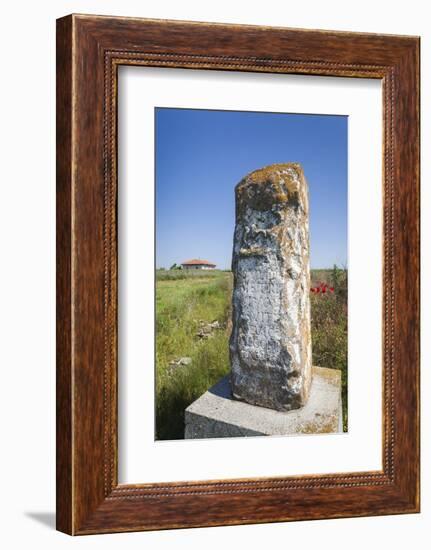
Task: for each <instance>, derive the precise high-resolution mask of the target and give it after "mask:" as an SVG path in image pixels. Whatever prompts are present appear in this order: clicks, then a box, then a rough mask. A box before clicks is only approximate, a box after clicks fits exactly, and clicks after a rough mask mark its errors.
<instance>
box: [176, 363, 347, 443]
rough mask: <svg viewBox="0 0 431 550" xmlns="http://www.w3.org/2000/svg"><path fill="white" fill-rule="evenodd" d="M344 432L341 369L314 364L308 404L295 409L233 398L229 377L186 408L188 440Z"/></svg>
mask: <svg viewBox="0 0 431 550" xmlns="http://www.w3.org/2000/svg"><path fill="white" fill-rule="evenodd" d="M342 431H343V418H342V406H341V371H339V370H336V369H325V368H321V367H313V379H312V383H311V391H310V396H309V399H308V401H307V404H306V405H305V406H304V407H302V408H301V409H297V410H295V411H289V412H279V411H274V410H272V409H266V408H264V407H257V406H256V405H249V404H248V403H244V402H241V401H237V400H236V399H233V397H232V395H231V389H230V381H229V376H225V377H224V378H222V379H221V380H220V381H219V382H218V383H217V384H215V385H214V386H213V387H212V388H210V389H209V390H208V391H207V392H205V393H204V394H203V395H202V396H201V397H199V399H197V400H196V401H195V402H194V403H192V404H191V405H190V406H189V407H187V409H186V411H185V438H186V439H205V438H209V437H250V436H256V435H295V434H323V433H339V432H342Z"/></svg>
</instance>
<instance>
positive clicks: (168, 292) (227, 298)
mask: <svg viewBox="0 0 431 550" xmlns="http://www.w3.org/2000/svg"><path fill="white" fill-rule="evenodd" d="M319 283H327V284H328V285H330V286H331V287H333V288H334V291H333V292H332V291H330V290H329V289H328V291H327V292H325V293H322V292H319V293H311V315H312V345H313V364H314V365H318V366H321V367H331V368H338V369H340V370H341V371H342V380H343V420H344V429H345V430H346V429H347V272H346V271H344V270H340V269H336V268H334V269H333V270H315V271H312V286H313V285H314V286H317V285H318V284H319ZM231 292H232V274H231V273H230V272H227V271H208V272H202V271H195V272H189V273H187V272H184V271H181V270H168V271H164V270H163V271H162V270H160V271H157V273H156V331H157V339H156V437H157V439H182V438H183V437H184V410H185V409H186V407H187V406H188V405H189V404H190V403H192V402H193V401H194V400H195V399H197V398H198V397H199V396H200V395H202V393H204V392H205V391H206V390H207V389H208V388H209V387H210V386H212V385H213V384H214V383H215V382H217V381H218V380H219V379H220V378H221V377H222V376H224V375H225V374H227V373H228V372H229V369H230V365H229V349H228V339H229V333H230V314H231V311H230V307H231Z"/></svg>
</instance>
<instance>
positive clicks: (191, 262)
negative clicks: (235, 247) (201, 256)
mask: <svg viewBox="0 0 431 550" xmlns="http://www.w3.org/2000/svg"><path fill="white" fill-rule="evenodd" d="M181 265H208V266H211V267H215V265H216V264H213V263H211V262H208V261H207V260H186V261H185V262H182V263H181Z"/></svg>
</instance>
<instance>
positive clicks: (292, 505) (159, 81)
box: [57, 15, 419, 535]
mask: <svg viewBox="0 0 431 550" xmlns="http://www.w3.org/2000/svg"><path fill="white" fill-rule="evenodd" d="M418 430H419V38H418V37H411V36H393V35H377V34H358V33H343V32H335V31H316V30H298V29H289V28H272V27H259V26H246V25H244V26H243V25H225V24H218V23H217V24H215V23H194V22H182V21H164V20H163V21H161V20H160V21H159V20H151V19H132V18H118V17H99V16H90V15H70V16H67V17H64V18H62V19H59V20H58V21H57V528H58V529H59V530H60V531H63V532H65V533H68V534H72V535H80V534H92V533H106V532H120V531H140V530H150V529H169V528H181V527H202V526H215V525H233V524H244V523H263V522H274V521H292V520H305V519H319V518H339V517H349V516H366V515H383V514H399V513H414V512H418V511H419V431H418Z"/></svg>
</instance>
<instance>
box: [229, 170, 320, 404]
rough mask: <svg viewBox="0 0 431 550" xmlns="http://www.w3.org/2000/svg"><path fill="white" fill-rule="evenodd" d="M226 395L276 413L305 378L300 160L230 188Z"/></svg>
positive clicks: (303, 393) (304, 216)
mask: <svg viewBox="0 0 431 550" xmlns="http://www.w3.org/2000/svg"><path fill="white" fill-rule="evenodd" d="M235 195H236V225H235V233H234V244H233V258H232V271H233V274H234V290H233V297H232V309H233V311H232V334H231V339H230V359H231V369H232V370H231V382H232V393H233V396H234V397H236V398H237V399H240V400H244V401H247V402H248V403H250V404H253V405H260V406H263V407H268V408H270V409H275V410H279V411H288V410H291V409H297V408H299V407H302V406H304V405H305V403H306V402H307V398H308V394H309V390H310V384H311V335H310V297H309V288H310V266H309V263H310V262H309V225H308V224H309V222H308V187H307V182H306V180H305V178H304V174H303V171H302V168H301V166H300V165H299V164H296V163H288V164H274V165H271V166H268V167H266V168H262V169H260V170H256V171H255V172H252V173H251V174H249V175H247V176H246V177H245V178H244V179H243V180H242V181H241V182H240V183H239V184H238V185H237V186H236V189H235Z"/></svg>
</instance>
